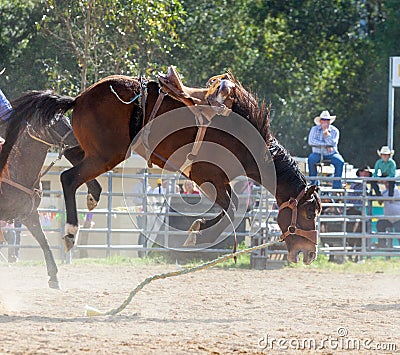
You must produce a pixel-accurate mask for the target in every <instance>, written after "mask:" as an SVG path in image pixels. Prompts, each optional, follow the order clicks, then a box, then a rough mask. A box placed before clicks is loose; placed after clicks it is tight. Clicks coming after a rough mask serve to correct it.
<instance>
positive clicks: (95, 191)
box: [64, 145, 102, 211]
mask: <svg viewBox="0 0 400 355" xmlns="http://www.w3.org/2000/svg"><path fill="white" fill-rule="evenodd" d="M64 155H65V158H67V159H68V160H69V161H70V163H71V164H72V165H73V166H75V165H77V164H78V163H79V162H80V161H82V160H83V158H84V156H85V152H84V151H83V150H82V148H81V146H80V145H77V146H75V147H72V148H68V149H66V150H65V152H64ZM86 186H87V187H88V194H87V198H86V204H87V208H88V209H89V211H91V210H92V209H93V208H95V207H96V206H97V204H98V202H99V200H100V194H101V190H102V188H101V186H100V184H99V182H98V181H97V180H96V179H94V180H90V181H88V182H87V183H86Z"/></svg>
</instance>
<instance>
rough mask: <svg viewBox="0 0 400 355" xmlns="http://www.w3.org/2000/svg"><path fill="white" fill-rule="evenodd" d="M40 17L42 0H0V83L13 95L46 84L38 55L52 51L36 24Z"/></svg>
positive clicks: (40, 56) (3, 88)
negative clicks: (4, 69) (39, 34)
mask: <svg viewBox="0 0 400 355" xmlns="http://www.w3.org/2000/svg"><path fill="white" fill-rule="evenodd" d="M41 17H42V3H41V1H19V0H0V67H1V68H0V70H1V69H2V68H6V71H5V73H4V74H3V75H2V76H1V77H0V84H1V87H2V90H3V91H4V92H5V93H6V94H7V95H8V96H9V97H10V98H15V97H17V96H18V95H20V94H21V92H23V91H26V90H29V89H39V88H44V87H45V85H46V84H47V83H46V78H43V77H41V76H40V70H41V64H40V63H39V59H40V58H43V57H44V56H46V55H48V54H49V53H48V52H47V48H46V43H45V42H44V41H43V40H42V39H41V38H38V36H37V32H36V24H35V23H36V21H38V20H40V18H41ZM38 73H39V75H38Z"/></svg>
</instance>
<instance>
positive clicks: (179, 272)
mask: <svg viewBox="0 0 400 355" xmlns="http://www.w3.org/2000/svg"><path fill="white" fill-rule="evenodd" d="M275 243H276V242H268V243H263V244H260V245H256V246H254V247H251V248H248V249H243V250H239V251H237V252H236V253H231V254H226V255H222V256H220V257H219V258H217V259H214V260H211V261H208V262H206V263H203V264H200V265H198V266H194V267H191V268H186V269H183V270H177V271H170V272H167V273H164V274H157V275H153V276H149V277H148V278H146V279H145V280H144V281H142V282H141V283H140V284H139V285H138V286H136V288H135V289H134V290H132V291H131V292H130V294H129V296H128V298H127V299H126V300H125V301H124V302H123V303H122V304H121V305H120V306H119V307H117V308H114V309H111V310H109V311H105V312H102V311H99V310H97V309H96V308H93V307H90V306H86V307H85V316H88V317H93V316H109V315H115V314H117V313H119V312H121V311H122V310H123V309H125V308H126V306H128V304H129V303H130V302H131V301H132V298H133V297H134V296H135V295H136V294H137V293H138V292H139V291H140V290H141V289H142V288H143V287H144V286H146V285H148V284H149V283H150V282H152V281H155V280H161V279H166V278H167V277H173V276H179V275H185V274H189V273H191V272H195V271H199V270H204V269H207V268H209V267H211V266H214V265H217V264H219V263H222V262H224V261H226V260H229V259H232V258H234V257H237V256H240V255H243V254H247V253H250V252H252V251H255V250H259V249H264V248H267V247H269V246H271V245H273V244H275Z"/></svg>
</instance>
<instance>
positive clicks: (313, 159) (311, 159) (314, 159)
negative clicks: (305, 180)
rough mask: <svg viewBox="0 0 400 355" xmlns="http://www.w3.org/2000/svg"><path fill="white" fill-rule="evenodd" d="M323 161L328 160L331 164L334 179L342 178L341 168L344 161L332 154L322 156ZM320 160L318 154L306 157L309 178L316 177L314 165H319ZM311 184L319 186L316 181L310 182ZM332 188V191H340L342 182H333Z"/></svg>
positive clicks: (336, 154) (339, 156) (337, 155)
mask: <svg viewBox="0 0 400 355" xmlns="http://www.w3.org/2000/svg"><path fill="white" fill-rule="evenodd" d="M323 158H324V160H330V161H331V164H332V165H333V166H334V167H335V173H334V177H342V173H343V166H344V159H343V157H342V156H341V155H340V154H339V153H333V154H328V155H324V157H323ZM320 160H321V154H320V153H311V154H310V155H309V156H308V175H309V176H317V167H316V166H315V164H317V163H319V161H320ZM311 183H312V184H315V185H319V181H318V180H311ZM332 187H333V188H334V189H341V188H342V182H341V181H340V180H335V181H333V183H332Z"/></svg>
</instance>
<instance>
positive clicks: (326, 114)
mask: <svg viewBox="0 0 400 355" xmlns="http://www.w3.org/2000/svg"><path fill="white" fill-rule="evenodd" d="M321 118H324V119H327V120H330V121H331V122H330V123H333V122H334V121H335V120H336V116H331V115H330V113H329V111H328V110H325V111H322V112H321V114H320V115H319V116H317V117H315V118H314V122H315V124H316V125H320V124H321Z"/></svg>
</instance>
